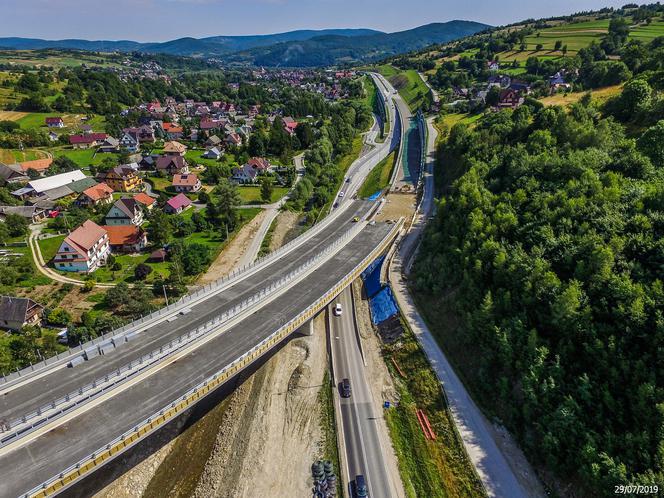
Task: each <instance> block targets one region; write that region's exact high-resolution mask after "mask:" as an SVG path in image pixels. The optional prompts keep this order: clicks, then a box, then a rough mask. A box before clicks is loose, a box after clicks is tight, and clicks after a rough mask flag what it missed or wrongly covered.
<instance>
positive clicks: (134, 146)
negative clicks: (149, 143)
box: [120, 133, 138, 152]
mask: <svg viewBox="0 0 664 498" xmlns="http://www.w3.org/2000/svg"><path fill="white" fill-rule="evenodd" d="M120 147H121V148H123V149H126V150H127V151H128V152H136V151H137V150H138V139H137V138H136V137H135V136H134V135H132V134H130V133H125V134H124V135H122V138H121V139H120Z"/></svg>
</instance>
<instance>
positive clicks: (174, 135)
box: [163, 122, 184, 140]
mask: <svg viewBox="0 0 664 498" xmlns="http://www.w3.org/2000/svg"><path fill="white" fill-rule="evenodd" d="M163 128H164V133H165V134H166V138H168V139H169V140H179V139H181V138H182V136H183V134H184V129H183V128H182V126H178V125H176V124H174V123H166V122H165V123H164V124H163Z"/></svg>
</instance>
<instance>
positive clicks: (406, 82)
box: [377, 65, 431, 111]
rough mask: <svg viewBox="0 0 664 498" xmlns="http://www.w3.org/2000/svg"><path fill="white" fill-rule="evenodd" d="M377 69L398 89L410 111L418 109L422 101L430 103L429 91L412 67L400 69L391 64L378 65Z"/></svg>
mask: <svg viewBox="0 0 664 498" xmlns="http://www.w3.org/2000/svg"><path fill="white" fill-rule="evenodd" d="M377 69H378V71H379V72H380V74H382V75H383V76H385V77H386V78H387V79H388V80H389V81H390V83H391V84H392V85H393V86H394V88H396V89H397V90H398V91H399V93H400V94H401V96H402V97H403V99H404V100H405V101H406V103H407V104H408V106H409V107H410V109H411V110H412V111H416V110H417V109H419V108H420V107H421V106H422V104H423V103H424V102H429V103H431V92H429V88H428V87H427V86H426V84H425V83H424V81H422V78H420V75H419V74H417V71H415V70H414V69H409V70H407V71H400V70H399V69H397V68H395V67H394V66H391V65H382V66H378V68H377Z"/></svg>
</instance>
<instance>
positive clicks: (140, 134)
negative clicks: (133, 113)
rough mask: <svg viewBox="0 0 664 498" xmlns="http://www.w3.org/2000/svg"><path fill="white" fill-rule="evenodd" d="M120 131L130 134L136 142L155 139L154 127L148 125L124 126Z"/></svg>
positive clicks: (148, 141)
mask: <svg viewBox="0 0 664 498" xmlns="http://www.w3.org/2000/svg"><path fill="white" fill-rule="evenodd" d="M122 133H124V134H126V135H130V136H131V137H133V138H134V139H135V140H136V141H137V142H138V143H146V142H147V143H152V142H154V141H155V140H156V138H155V136H154V129H153V128H152V126H150V125H147V124H145V125H142V126H139V127H138V128H124V129H123V130H122Z"/></svg>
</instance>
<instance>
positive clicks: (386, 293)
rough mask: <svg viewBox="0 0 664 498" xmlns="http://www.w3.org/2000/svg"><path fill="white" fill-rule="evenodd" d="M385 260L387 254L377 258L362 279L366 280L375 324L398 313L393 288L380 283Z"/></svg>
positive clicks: (365, 284) (366, 288)
mask: <svg viewBox="0 0 664 498" xmlns="http://www.w3.org/2000/svg"><path fill="white" fill-rule="evenodd" d="M383 261H385V256H381V257H380V258H378V259H377V260H375V261H374V262H373V263H371V264H370V265H369V266H368V267H367V269H366V270H364V271H363V272H362V280H364V288H365V290H366V292H367V297H368V298H369V306H370V308H371V320H372V321H373V323H374V324H375V325H378V324H379V323H382V322H384V321H385V320H387V319H388V318H391V317H393V316H394V315H396V314H397V313H398V310H397V304H396V302H395V301H394V296H392V290H391V289H390V288H389V287H383V286H382V285H381V284H380V269H381V267H382V266H383Z"/></svg>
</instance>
